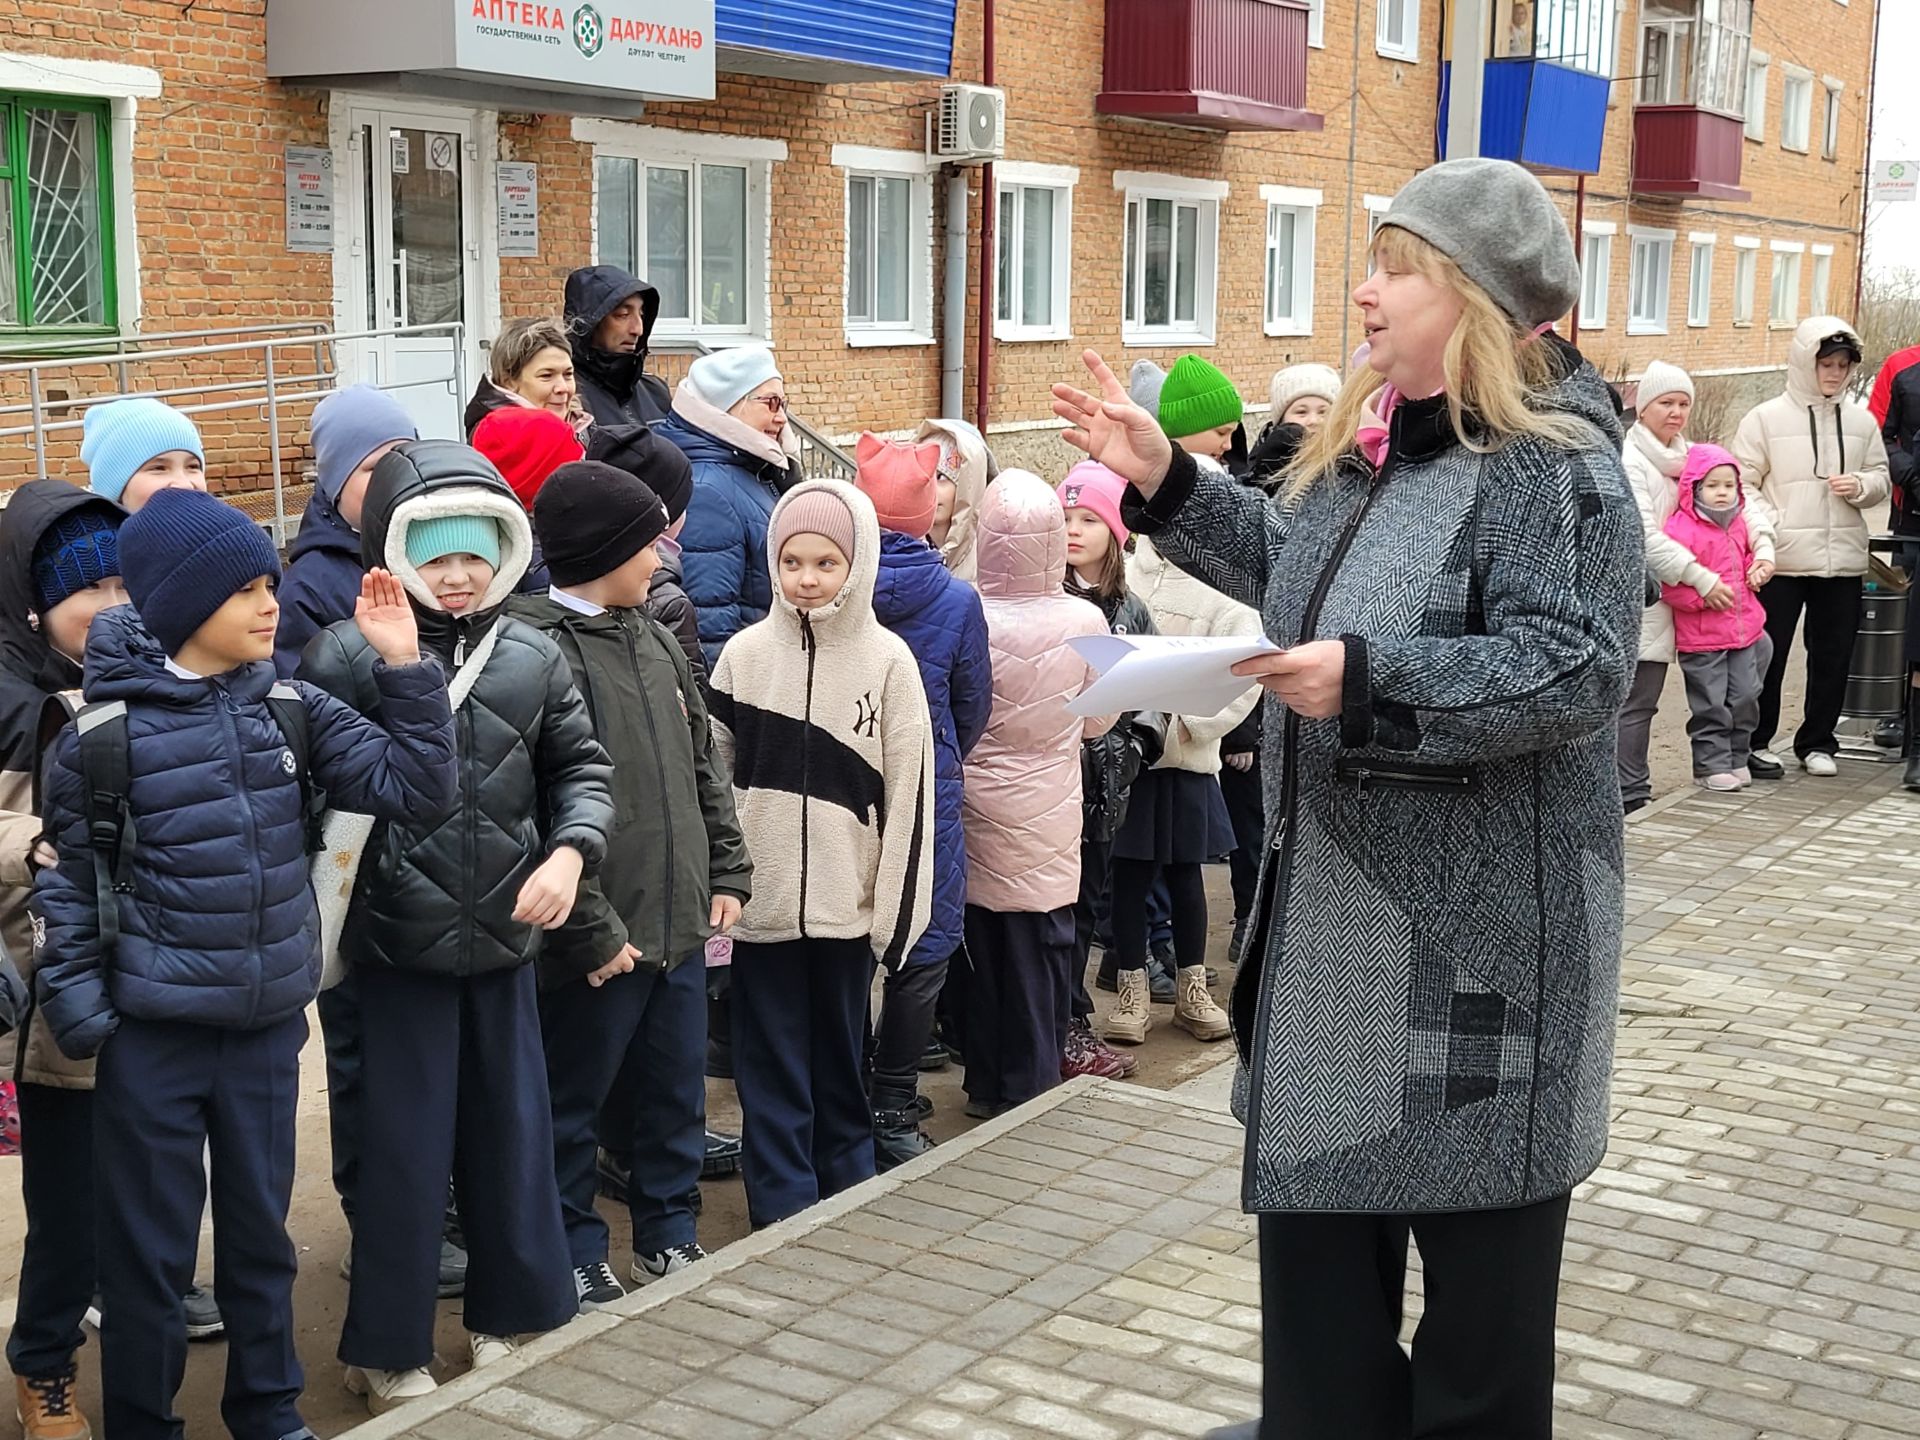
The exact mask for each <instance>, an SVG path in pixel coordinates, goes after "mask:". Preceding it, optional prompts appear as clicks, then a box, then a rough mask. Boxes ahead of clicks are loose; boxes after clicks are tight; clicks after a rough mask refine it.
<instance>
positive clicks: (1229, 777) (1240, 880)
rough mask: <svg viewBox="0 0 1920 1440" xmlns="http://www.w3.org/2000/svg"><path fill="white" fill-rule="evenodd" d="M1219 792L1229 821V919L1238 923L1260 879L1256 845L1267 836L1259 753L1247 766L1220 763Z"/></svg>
mask: <svg viewBox="0 0 1920 1440" xmlns="http://www.w3.org/2000/svg"><path fill="white" fill-rule="evenodd" d="M1220 794H1221V795H1222V796H1223V797H1225V799H1226V802H1227V819H1228V821H1229V822H1231V824H1232V825H1233V854H1231V855H1229V856H1228V857H1227V869H1228V872H1229V874H1230V875H1231V876H1232V877H1233V919H1234V923H1235V924H1238V923H1239V922H1240V921H1242V920H1245V919H1246V918H1247V916H1248V915H1249V914H1251V913H1252V911H1253V892H1254V889H1255V887H1256V886H1257V885H1258V884H1259V881H1260V857H1261V853H1262V852H1261V848H1260V847H1261V846H1262V844H1264V843H1265V841H1266V838H1267V837H1266V829H1267V806H1266V797H1265V796H1264V795H1262V793H1261V790H1260V760H1259V757H1258V756H1255V757H1254V765H1253V768H1252V769H1251V770H1236V769H1234V768H1233V767H1232V766H1231V765H1222V766H1221V767H1220Z"/></svg>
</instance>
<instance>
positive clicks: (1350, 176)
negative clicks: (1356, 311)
mask: <svg viewBox="0 0 1920 1440" xmlns="http://www.w3.org/2000/svg"><path fill="white" fill-rule="evenodd" d="M987 3H988V4H989V5H991V4H992V3H993V0H987ZM1360 8H1361V7H1360V6H1359V5H1358V4H1356V5H1355V6H1354V7H1353V76H1352V83H1351V84H1349V85H1348V86H1347V224H1346V232H1347V250H1346V258H1345V260H1343V261H1342V264H1343V265H1344V266H1345V278H1346V282H1347V287H1348V288H1349V289H1351V288H1352V287H1353V286H1355V285H1357V284H1359V281H1357V280H1355V279H1354V278H1353V218H1354V217H1353V202H1354V201H1355V200H1357V199H1358V198H1359V195H1358V193H1357V192H1356V191H1355V189H1354V185H1355V178H1354V167H1355V166H1356V165H1357V164H1358V163H1359V158H1360ZM1361 223H1363V224H1364V223H1365V221H1364V220H1363V221H1362V222H1361ZM1352 338H1353V306H1352V304H1350V303H1349V304H1346V305H1342V306H1341V307H1340V373H1341V374H1342V375H1345V374H1346V373H1347V357H1348V356H1349V355H1351V354H1353V345H1352Z"/></svg>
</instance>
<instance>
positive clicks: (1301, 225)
mask: <svg viewBox="0 0 1920 1440" xmlns="http://www.w3.org/2000/svg"><path fill="white" fill-rule="evenodd" d="M1260 198H1261V199H1262V200H1264V201H1266V243H1265V244H1264V245H1262V247H1261V252H1260V253H1261V257H1262V269H1261V272H1260V273H1261V276H1262V286H1263V288H1262V296H1263V305H1262V308H1261V314H1262V316H1263V318H1264V321H1265V329H1266V333H1267V334H1269V335H1311V334H1312V333H1313V271H1314V262H1315V256H1316V253H1317V251H1318V236H1319V225H1320V206H1321V203H1322V201H1323V199H1324V196H1323V194H1322V192H1320V191H1318V190H1306V189H1302V188H1300V187H1299V186H1296V185H1262V186H1261V187H1260ZM1283 211H1284V212H1287V213H1289V214H1291V215H1292V216H1293V217H1294V221H1293V254H1292V255H1290V256H1288V257H1287V263H1288V264H1289V265H1290V266H1292V267H1293V282H1294V283H1293V309H1292V310H1291V311H1290V312H1289V313H1288V314H1286V315H1276V314H1275V313H1274V297H1273V252H1274V235H1275V231H1276V230H1277V228H1278V227H1277V225H1276V224H1275V220H1276V218H1277V216H1278V214H1279V213H1280V212H1283Z"/></svg>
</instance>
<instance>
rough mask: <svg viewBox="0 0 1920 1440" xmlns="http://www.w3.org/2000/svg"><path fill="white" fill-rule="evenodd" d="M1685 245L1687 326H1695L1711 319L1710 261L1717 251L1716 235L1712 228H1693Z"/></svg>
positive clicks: (1699, 325) (1710, 322)
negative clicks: (1703, 268)
mask: <svg viewBox="0 0 1920 1440" xmlns="http://www.w3.org/2000/svg"><path fill="white" fill-rule="evenodd" d="M1687 247H1688V248H1687V326H1688V328H1689V329H1695V330H1698V329H1700V328H1702V327H1704V326H1707V325H1711V324H1712V323H1713V262H1714V261H1715V259H1717V258H1718V255H1719V247H1720V236H1719V234H1718V233H1717V232H1715V231H1712V230H1695V231H1693V232H1691V233H1690V234H1689V235H1688V236H1687ZM1703 257H1704V263H1705V267H1706V268H1705V270H1704V272H1703V271H1702V269H1701V265H1702V260H1703Z"/></svg>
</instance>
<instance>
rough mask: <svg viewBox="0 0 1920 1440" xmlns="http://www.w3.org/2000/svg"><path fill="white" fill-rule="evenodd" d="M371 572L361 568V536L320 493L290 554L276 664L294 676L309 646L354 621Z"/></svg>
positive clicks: (312, 501) (302, 522)
mask: <svg viewBox="0 0 1920 1440" xmlns="http://www.w3.org/2000/svg"><path fill="white" fill-rule="evenodd" d="M365 575H366V571H365V570H363V569H362V568H361V565H360V532H359V531H358V530H355V529H354V528H353V527H352V526H351V525H349V524H348V523H347V520H346V517H345V516H344V515H342V514H341V513H340V507H339V506H337V505H335V504H334V503H333V501H331V500H329V499H327V497H326V496H325V495H324V494H322V493H321V492H320V491H319V490H318V489H317V488H316V489H315V490H314V492H313V498H312V499H310V500H309V501H307V513H306V514H305V515H304V516H302V517H301V520H300V533H299V534H298V535H296V536H294V539H293V547H292V548H291V549H290V550H288V552H287V570H286V574H284V575H282V576H281V577H280V633H279V634H278V635H276V636H274V641H273V664H274V668H275V669H277V670H278V671H279V672H280V673H281V674H282V675H287V676H290V675H292V674H293V672H294V671H295V670H296V669H298V668H299V666H300V652H301V651H302V650H304V649H306V648H307V642H308V641H309V640H311V639H313V637H314V636H315V635H318V634H319V633H320V632H321V631H322V630H324V629H326V628H327V626H329V625H331V624H333V622H334V621H336V620H348V619H351V618H352V617H353V605H354V602H355V601H356V600H358V599H359V598H360V582H361V580H362V579H363V578H364V577H365Z"/></svg>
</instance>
